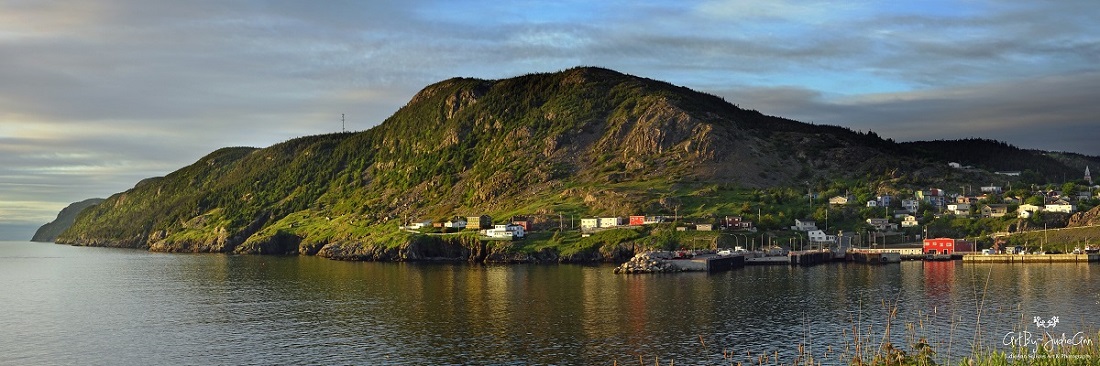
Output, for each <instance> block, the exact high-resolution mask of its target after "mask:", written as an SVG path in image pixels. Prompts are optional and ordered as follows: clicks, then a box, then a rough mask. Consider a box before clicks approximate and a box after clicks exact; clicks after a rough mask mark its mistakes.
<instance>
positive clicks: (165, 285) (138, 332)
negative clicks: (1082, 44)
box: [0, 242, 1100, 365]
mask: <svg viewBox="0 0 1100 366" xmlns="http://www.w3.org/2000/svg"><path fill="white" fill-rule="evenodd" d="M613 268H614V267H613V266H611V265H599V266H579V265H500V266H483V265H470V264H440V263H370V262H340V261H332V260H326V259H323V258H316V257H298V256H286V257H280V256H237V255H221V254H164V253H150V252H146V251H140V250H128V249H109V248H84V247H70V246H64V245H56V244H46V243H29V242H0V304H2V309H3V311H4V314H3V316H0V337H2V338H3V339H2V341H0V364H2V365H15V364H18V365H32V364H33V365H78V364H79V365H85V364H103V365H106V364H110V365H146V364H587V365H596V364H606V365H611V364H614V363H618V364H636V363H637V362H639V359H642V360H646V364H653V362H654V360H660V361H661V362H662V364H667V363H669V362H675V364H677V365H680V364H684V365H690V364H731V363H733V364H736V362H737V361H746V363H748V362H747V361H750V360H755V359H756V357H759V355H761V354H765V353H767V354H771V355H778V356H779V357H781V358H782V359H783V360H785V361H787V362H790V361H791V360H792V359H793V357H795V355H796V354H798V352H799V348H800V345H801V348H802V349H803V351H802V352H803V354H812V355H814V357H815V358H817V359H818V360H819V361H821V362H823V363H824V364H833V363H834V362H833V361H835V363H840V361H839V360H840V359H841V357H843V356H844V355H845V354H848V355H851V354H853V353H854V352H856V351H855V348H854V347H855V346H856V345H861V347H862V348H868V347H869V346H874V345H878V344H881V343H882V342H883V341H884V340H885V341H890V342H893V343H895V344H897V345H899V346H901V347H906V348H908V347H909V345H910V344H911V343H912V342H913V341H915V340H918V339H924V340H925V341H926V342H927V343H929V344H930V345H931V346H932V347H933V349H934V350H935V351H936V352H937V355H938V357H948V356H949V355H964V354H969V353H970V352H971V351H972V348H973V347H974V346H975V345H977V346H982V347H988V348H990V349H995V350H1008V349H1009V348H1010V347H1011V346H1012V345H1011V344H1007V343H1010V341H1011V340H1013V339H1015V338H1012V335H1013V334H1022V332H1024V331H1035V332H1039V331H1043V332H1052V331H1056V332H1058V333H1068V334H1070V335H1074V334H1077V333H1079V332H1083V334H1084V337H1091V338H1089V340H1090V341H1100V339H1095V338H1096V337H1097V333H1096V331H1097V325H1100V320H1098V319H1097V317H1096V314H1097V310H1100V281H1098V279H1100V265H1097V264H1087V263H1048V264H970V263H965V264H964V263H962V262H961V261H944V262H927V263H926V262H921V261H906V262H902V263H900V264H896V263H895V264H882V265H867V264H855V263H835V264H824V265H817V266H812V267H801V266H748V267H744V268H737V269H734V270H731V271H728V272H721V273H715V274H706V273H678V274H656V275H655V274H650V275H622V274H614V271H613ZM1055 317H1056V318H1057V323H1056V324H1053V323H1054V322H1051V321H1050V320H1052V319H1054V318H1055ZM1052 324H1053V325H1052ZM888 326H889V330H887V327H888Z"/></svg>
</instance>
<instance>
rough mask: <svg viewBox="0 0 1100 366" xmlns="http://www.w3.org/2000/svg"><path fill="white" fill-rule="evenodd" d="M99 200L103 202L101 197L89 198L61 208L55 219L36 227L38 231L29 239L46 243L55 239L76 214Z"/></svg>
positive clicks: (73, 220) (69, 224) (72, 220)
mask: <svg viewBox="0 0 1100 366" xmlns="http://www.w3.org/2000/svg"><path fill="white" fill-rule="evenodd" d="M100 202H103V199H102V198H89V199H86V200H83V201H80V202H74V203H72V204H70V205H69V206H67V207H65V208H63V209H61V212H59V213H58V214H57V218H56V219H54V220H53V221H51V222H50V223H48V224H45V225H42V227H40V228H38V231H36V232H35V233H34V237H32V238H31V241H38V242H47V243H48V242H53V241H54V240H57V237H58V236H59V235H61V233H62V232H64V231H65V230H67V229H68V228H69V227H70V226H72V225H73V222H76V216H77V215H79V214H80V212H82V211H84V209H86V208H88V207H92V206H95V205H98V204H99V203H100Z"/></svg>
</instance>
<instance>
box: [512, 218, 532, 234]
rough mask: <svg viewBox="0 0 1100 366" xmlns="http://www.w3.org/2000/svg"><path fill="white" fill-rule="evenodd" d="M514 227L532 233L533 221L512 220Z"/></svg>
mask: <svg viewBox="0 0 1100 366" xmlns="http://www.w3.org/2000/svg"><path fill="white" fill-rule="evenodd" d="M512 225H518V226H520V227H522V228H523V231H524V232H530V231H531V221H530V220H528V219H527V218H517V219H513V220H512Z"/></svg>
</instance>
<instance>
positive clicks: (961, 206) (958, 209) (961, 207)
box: [947, 203, 970, 216]
mask: <svg viewBox="0 0 1100 366" xmlns="http://www.w3.org/2000/svg"><path fill="white" fill-rule="evenodd" d="M947 211H948V212H950V213H953V214H955V215H960V216H965V215H969V214H970V204H969V203H952V204H949V205H947Z"/></svg>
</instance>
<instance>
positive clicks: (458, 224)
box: [443, 220, 466, 229]
mask: <svg viewBox="0 0 1100 366" xmlns="http://www.w3.org/2000/svg"><path fill="white" fill-rule="evenodd" d="M443 227H449V228H455V229H465V228H466V220H454V221H447V222H444V223H443Z"/></svg>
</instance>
